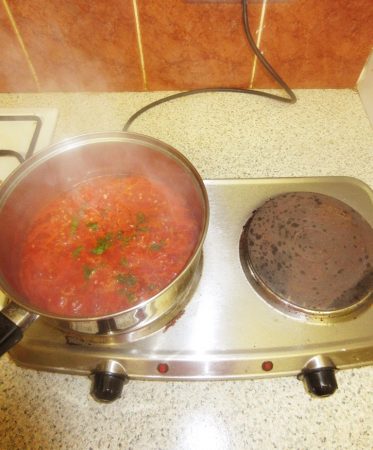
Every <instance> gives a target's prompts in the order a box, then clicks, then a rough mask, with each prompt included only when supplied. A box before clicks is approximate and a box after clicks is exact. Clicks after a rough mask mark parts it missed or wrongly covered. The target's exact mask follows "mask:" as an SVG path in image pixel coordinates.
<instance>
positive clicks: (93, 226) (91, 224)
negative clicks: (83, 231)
mask: <svg viewBox="0 0 373 450" xmlns="http://www.w3.org/2000/svg"><path fill="white" fill-rule="evenodd" d="M87 227H88V228H89V229H90V230H92V231H97V230H98V223H97V222H89V223H87Z"/></svg>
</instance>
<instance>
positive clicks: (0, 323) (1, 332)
mask: <svg viewBox="0 0 373 450" xmlns="http://www.w3.org/2000/svg"><path fill="white" fill-rule="evenodd" d="M22 337H23V332H22V329H21V328H20V327H18V326H17V325H16V324H15V323H13V322H12V321H11V320H10V319H8V317H6V316H5V315H4V314H2V313H1V312H0V356H1V355H3V354H4V353H6V352H7V351H8V350H9V349H10V348H12V347H13V346H14V345H16V344H17V342H19V341H20V340H21V339H22Z"/></svg>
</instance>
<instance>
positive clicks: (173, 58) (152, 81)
mask: <svg viewBox="0 0 373 450" xmlns="http://www.w3.org/2000/svg"><path fill="white" fill-rule="evenodd" d="M138 4H139V12H140V22H141V31H142V42H143V48H144V60H145V68H146V74H147V80H148V87H149V89H150V90H158V89H188V88H201V87H205V86H210V87H216V86H224V85H230V86H239V87H248V85H249V81H250V78H251V69H252V62H253V55H252V53H251V51H250V49H249V48H248V44H247V43H246V41H245V38H244V34H243V29H242V20H241V6H240V4H239V3H235V4H229V3H228V4H227V3H222V4H217V5H216V4H211V3H210V4H206V3H188V2H186V1H183V0H153V1H151V2H150V1H148V0H138ZM259 11H260V5H253V6H252V8H250V17H251V19H253V18H254V20H251V21H252V22H253V25H252V26H253V30H256V26H257V22H258V21H257V18H258V15H259Z"/></svg>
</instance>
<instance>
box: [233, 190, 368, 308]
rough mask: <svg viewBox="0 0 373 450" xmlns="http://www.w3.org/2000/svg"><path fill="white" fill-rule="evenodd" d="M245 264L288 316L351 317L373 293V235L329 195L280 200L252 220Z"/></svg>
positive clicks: (244, 243) (266, 294)
mask: <svg viewBox="0 0 373 450" xmlns="http://www.w3.org/2000/svg"><path fill="white" fill-rule="evenodd" d="M240 253H241V262H242V264H243V267H244V270H245V273H246V275H247V276H248V278H249V279H250V280H251V281H254V283H256V284H257V285H259V289H260V290H261V293H262V294H263V293H264V295H263V297H264V300H266V301H268V302H269V303H270V304H272V305H273V306H275V307H279V308H280V309H282V310H285V312H288V313H290V314H291V313H292V312H295V313H301V312H304V313H310V314H318V313H323V314H325V313H327V314H329V315H346V314H348V313H349V312H351V311H353V310H356V308H358V307H359V308H360V307H362V306H363V305H366V303H367V300H369V297H371V293H372V291H373V229H372V227H371V226H370V225H369V224H368V222H367V221H366V220H365V219H364V218H363V217H362V216H361V215H360V214H359V213H357V212H356V211H355V210H353V209H352V208H351V207H350V206H348V205H346V204H345V203H343V202H341V201H339V200H336V199H335V198H333V197H329V196H327V195H324V194H316V193H312V192H289V193H286V194H281V195H278V196H276V197H274V198H272V199H270V200H268V201H267V202H265V203H264V204H263V205H262V206H260V207H259V208H258V209H257V210H255V211H254V213H253V214H252V215H251V217H250V218H249V220H248V221H247V223H246V225H245V226H244V230H243V233H242V236H241V241H240Z"/></svg>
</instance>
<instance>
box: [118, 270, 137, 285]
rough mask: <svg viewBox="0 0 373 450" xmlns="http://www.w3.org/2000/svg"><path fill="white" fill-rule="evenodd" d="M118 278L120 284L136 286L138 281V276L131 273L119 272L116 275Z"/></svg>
mask: <svg viewBox="0 0 373 450" xmlns="http://www.w3.org/2000/svg"><path fill="white" fill-rule="evenodd" d="M116 280H117V281H118V283H120V284H125V285H126V286H134V285H135V284H136V283H137V278H136V277H135V275H132V274H130V273H126V274H124V273H119V274H118V275H117V276H116Z"/></svg>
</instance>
